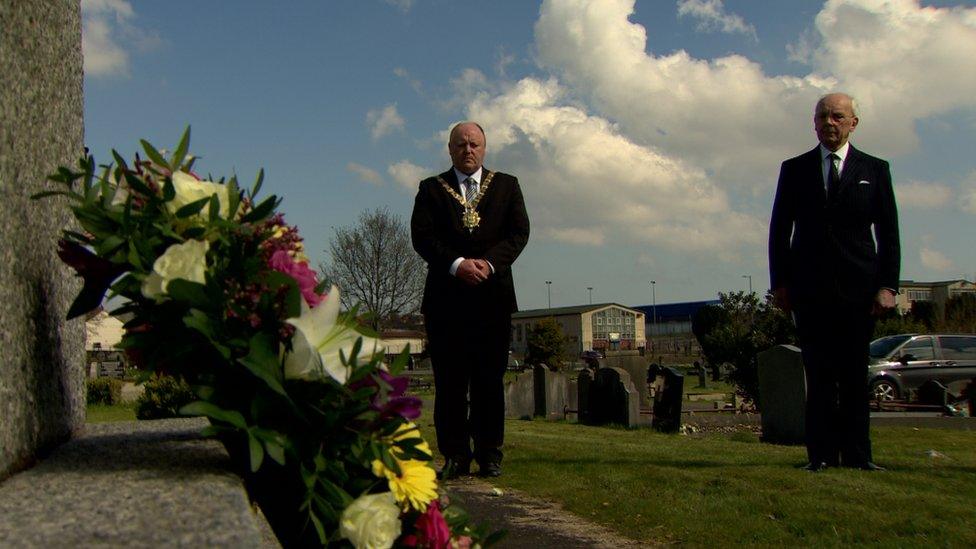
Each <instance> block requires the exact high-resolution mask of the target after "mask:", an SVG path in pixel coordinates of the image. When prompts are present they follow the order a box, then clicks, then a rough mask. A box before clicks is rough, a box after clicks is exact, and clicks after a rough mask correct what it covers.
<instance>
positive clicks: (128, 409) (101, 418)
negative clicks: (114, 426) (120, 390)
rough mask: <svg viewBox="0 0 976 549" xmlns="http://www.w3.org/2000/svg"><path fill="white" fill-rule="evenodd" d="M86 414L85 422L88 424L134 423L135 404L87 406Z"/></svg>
mask: <svg viewBox="0 0 976 549" xmlns="http://www.w3.org/2000/svg"><path fill="white" fill-rule="evenodd" d="M87 411H88V414H87V415H86V416H85V421H87V422H88V423H105V422H107V421H135V420H136V404H135V402H123V403H121V404H114V405H111V406H110V405H107V404H89V405H88V409H87Z"/></svg>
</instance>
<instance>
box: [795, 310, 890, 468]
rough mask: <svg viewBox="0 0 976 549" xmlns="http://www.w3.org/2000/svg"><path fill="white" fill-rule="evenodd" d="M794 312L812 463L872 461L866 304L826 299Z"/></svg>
mask: <svg viewBox="0 0 976 549" xmlns="http://www.w3.org/2000/svg"><path fill="white" fill-rule="evenodd" d="M818 305H819V306H811V307H804V308H802V309H799V310H798V311H797V312H796V316H795V318H796V328H797V335H798V336H799V338H800V347H801V349H802V352H803V366H804V370H805V371H806V377H807V404H806V445H807V456H808V457H809V458H810V461H811V462H812V463H818V462H821V461H822V462H825V463H827V464H828V465H838V464H839V463H843V464H844V465H849V466H855V467H856V466H859V465H863V464H865V463H867V462H869V461H871V440H870V424H871V413H870V409H869V399H868V388H867V377H868V346H869V344H870V342H871V337H872V335H873V332H874V317H873V316H872V315H871V312H870V305H862V306H855V305H843V304H841V305H838V303H837V302H836V301H833V302H831V301H825V302H823V303H820V304H818Z"/></svg>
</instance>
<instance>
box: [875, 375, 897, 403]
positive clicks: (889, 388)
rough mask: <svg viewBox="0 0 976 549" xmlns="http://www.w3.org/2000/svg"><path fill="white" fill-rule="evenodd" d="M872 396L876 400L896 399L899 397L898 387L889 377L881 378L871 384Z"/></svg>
mask: <svg viewBox="0 0 976 549" xmlns="http://www.w3.org/2000/svg"><path fill="white" fill-rule="evenodd" d="M871 397H872V398H873V399H874V400H895V399H897V398H898V387H897V386H896V385H895V384H894V383H893V382H891V381H889V380H887V379H879V380H878V381H875V382H874V383H872V384H871Z"/></svg>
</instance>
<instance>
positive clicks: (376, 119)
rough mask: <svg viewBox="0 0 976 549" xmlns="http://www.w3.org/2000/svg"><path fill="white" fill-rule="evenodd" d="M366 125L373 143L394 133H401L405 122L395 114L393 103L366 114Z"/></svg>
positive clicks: (398, 114) (395, 109)
mask: <svg viewBox="0 0 976 549" xmlns="http://www.w3.org/2000/svg"><path fill="white" fill-rule="evenodd" d="M366 125H367V126H369V134H370V135H371V136H372V138H373V140H374V141H375V140H377V139H379V138H381V137H384V136H387V135H390V134H392V133H393V132H395V131H403V128H404V125H405V121H404V120H403V117H402V116H400V113H398V112H397V108H396V103H394V104H392V105H387V106H385V107H383V108H382V109H380V110H371V111H369V112H367V113H366Z"/></svg>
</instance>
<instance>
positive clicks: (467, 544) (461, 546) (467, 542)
mask: <svg viewBox="0 0 976 549" xmlns="http://www.w3.org/2000/svg"><path fill="white" fill-rule="evenodd" d="M451 547H453V548H456V549H471V536H460V537H459V538H458V539H457V540H456V541H455V542H454V544H453V545H452V546H451Z"/></svg>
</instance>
